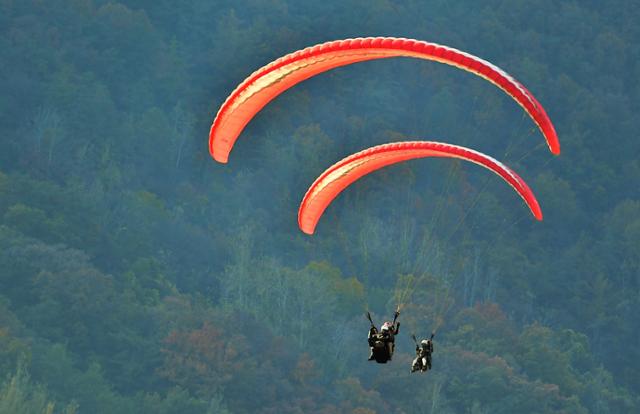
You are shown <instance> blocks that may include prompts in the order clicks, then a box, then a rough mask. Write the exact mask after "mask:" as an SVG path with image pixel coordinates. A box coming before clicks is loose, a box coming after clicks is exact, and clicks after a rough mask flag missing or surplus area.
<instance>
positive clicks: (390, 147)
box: [298, 141, 542, 234]
mask: <svg viewBox="0 0 640 414" xmlns="http://www.w3.org/2000/svg"><path fill="white" fill-rule="evenodd" d="M425 157H447V158H459V159H462V160H465V161H470V162H473V163H475V164H478V165H481V166H483V167H485V168H487V169H488V170H491V171H493V172H494V173H496V174H497V175H499V176H500V177H502V179H503V180H505V181H506V182H507V183H508V184H509V185H510V186H511V187H513V189H514V190H516V192H517V193H518V194H519V195H520V197H522V199H523V200H524V201H525V203H526V204H527V206H528V207H529V209H530V210H531V213H532V214H533V215H534V217H535V218H536V219H538V220H542V210H541V209H540V205H539V204H538V201H537V200H536V197H535V196H534V194H533V192H532V191H531V189H530V188H529V186H528V185H527V183H525V182H524V180H523V179H522V178H520V176H519V175H518V174H516V173H515V172H514V171H513V170H511V169H510V168H509V167H507V166H506V165H504V164H502V163H501V162H500V161H497V160H495V159H493V158H491V157H489V156H488V155H485V154H482V153H480V152H477V151H474V150H472V149H469V148H465V147H461V146H458V145H451V144H445V143H441V142H432V141H409V142H396V143H391V144H384V145H378V146H375V147H372V148H369V149H366V150H364V151H360V152H357V153H355V154H353V155H350V156H348V157H347V158H345V159H343V160H342V161H340V162H338V163H336V164H334V165H332V166H331V167H329V168H328V169H327V170H325V172H323V173H322V174H321V175H320V177H318V178H317V179H316V180H315V182H314V183H313V184H312V185H311V187H309V190H307V193H306V194H305V196H304V198H303V200H302V203H300V209H299V210H298V225H299V226H300V230H302V231H303V232H305V233H307V234H313V232H314V231H315V228H316V225H317V224H318V220H320V217H322V213H324V210H325V209H326V208H327V207H328V206H329V204H331V202H332V201H333V199H335V198H336V197H337V196H338V194H340V192H342V190H344V189H345V188H347V187H348V186H349V185H351V184H352V183H353V182H354V181H356V180H358V179H359V178H361V177H363V176H365V175H367V174H369V173H371V172H373V171H375V170H378V169H380V168H383V167H386V166H388V165H392V164H396V163H399V162H403V161H407V160H410V159H415V158H425Z"/></svg>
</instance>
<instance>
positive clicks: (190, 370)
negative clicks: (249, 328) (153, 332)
mask: <svg viewBox="0 0 640 414" xmlns="http://www.w3.org/2000/svg"><path fill="white" fill-rule="evenodd" d="M164 343H165V347H164V348H163V349H162V352H163V353H164V355H165V360H164V365H163V368H162V369H161V370H160V374H161V375H162V376H163V377H165V378H167V379H168V380H170V381H172V382H174V383H176V384H178V385H180V386H183V387H189V388H193V387H194V386H195V388H196V389H198V391H200V392H210V391H211V389H217V388H219V387H221V386H223V385H224V384H225V383H226V382H228V381H230V380H231V378H232V377H233V374H234V372H235V371H238V370H242V369H247V363H248V361H250V358H249V356H248V352H249V349H248V345H247V342H246V338H245V337H244V336H242V335H231V334H230V335H227V334H226V332H224V331H223V330H222V329H218V328H217V327H214V326H212V325H210V324H209V323H205V324H204V325H203V326H202V328H200V329H196V330H192V331H188V332H180V331H173V332H171V333H170V334H169V336H167V338H166V339H165V341H164Z"/></svg>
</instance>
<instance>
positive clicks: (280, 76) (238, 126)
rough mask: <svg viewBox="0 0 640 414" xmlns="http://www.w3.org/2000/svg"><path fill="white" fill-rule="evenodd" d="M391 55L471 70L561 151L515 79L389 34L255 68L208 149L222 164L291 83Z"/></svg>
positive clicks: (215, 127) (219, 119)
mask: <svg viewBox="0 0 640 414" xmlns="http://www.w3.org/2000/svg"><path fill="white" fill-rule="evenodd" d="M391 57H413V58H418V59H426V60H433V61H437V62H441V63H445V64H448V65H452V66H456V67H458V68H460V69H463V70H466V71H468V72H471V73H474V74H476V75H478V76H481V77H483V78H484V79H486V80H488V81H490V82H492V83H493V84H495V85H496V86H498V87H499V88H501V89H502V90H504V91H505V92H506V93H507V94H508V95H509V96H511V97H512V98H513V99H514V100H515V101H516V102H517V103H518V104H519V105H520V106H522V107H523V108H524V110H525V111H526V112H527V114H529V116H530V117H531V118H532V119H533V121H534V122H535V123H536V125H537V126H538V128H539V129H540V131H542V134H543V135H544V138H545V140H546V141H547V145H548V146H549V149H550V150H551V152H552V153H554V154H556V155H557V154H559V153H560V143H559V142H558V137H557V135H556V132H555V129H554V127H553V124H552V123H551V120H550V119H549V117H548V116H547V113H546V112H545V110H544V108H543V107H542V105H540V103H539V102H538V101H537V100H536V98H535V97H534V96H533V95H532V94H531V92H529V91H528V90H527V89H526V88H525V87H524V86H523V85H522V84H521V83H520V82H518V81H517V80H515V79H514V78H513V77H512V76H511V75H509V74H508V73H506V72H505V71H503V70H502V69H500V68H499V67H497V66H495V65H493V64H492V63H490V62H487V61H486V60H483V59H480V58H478V57H476V56H473V55H471V54H468V53H465V52H462V51H460V50H457V49H454V48H450V47H447V46H442V45H438V44H436V43H429V42H423V41H418V40H412V39H402V38H393V37H369V38H358V39H347V40H337V41H332V42H327V43H323V44H320V45H316V46H313V47H308V48H306V49H303V50H299V51H297V52H294V53H290V54H288V55H286V56H283V57H281V58H279V59H277V60H275V61H273V62H271V63H269V64H268V65H266V66H263V67H262V68H260V69H258V70H257V71H255V72H254V73H253V74H251V76H249V77H248V78H247V79H245V80H244V81H243V82H242V83H241V84H240V85H238V87H237V88H236V89H235V90H234V91H233V92H232V93H231V95H229V97H228V98H227V99H226V100H225V102H224V103H223V104H222V106H221V107H220V109H219V110H218V113H217V115H216V117H215V119H214V121H213V124H212V125H211V131H210V132H209V152H210V153H211V156H212V157H213V158H214V159H215V160H216V161H219V162H222V163H226V162H227V160H228V158H229V153H230V152H231V149H232V148H233V145H234V143H235V141H236V139H237V138H238V136H239V135H240V133H241V132H242V130H243V129H244V127H245V126H246V125H247V123H249V121H251V119H252V118H253V117H254V116H255V114H257V113H258V112H259V111H260V110H261V109H262V108H263V107H264V106H265V105H267V104H268V103H269V102H270V101H271V100H272V99H274V98H276V97H277V96H278V95H280V94H281V93H282V92H284V91H286V90H287V89H289V88H291V87H292V86H294V85H296V84H298V83H300V82H302V81H303V80H305V79H308V78H310V77H312V76H315V75H317V74H319V73H322V72H325V71H328V70H330V69H333V68H337V67H339V66H345V65H349V64H352V63H356V62H363V61H367V60H374V59H384V58H391Z"/></svg>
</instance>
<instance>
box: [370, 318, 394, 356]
mask: <svg viewBox="0 0 640 414" xmlns="http://www.w3.org/2000/svg"><path fill="white" fill-rule="evenodd" d="M399 315H400V312H399V311H398V310H396V312H395V314H394V316H393V322H392V323H391V324H390V326H389V329H388V332H384V331H383V330H382V329H381V330H380V331H378V329H377V328H376V326H375V324H374V323H373V320H372V319H371V314H370V313H369V312H367V319H369V322H370V323H371V328H369V336H368V340H369V347H370V348H371V355H370V356H369V361H373V360H375V361H376V362H377V363H379V364H386V363H387V361H391V358H392V357H393V352H394V350H395V335H396V334H397V333H398V331H399V330H400V322H397V319H398V316H399ZM385 325H389V323H388V322H385ZM383 326H384V325H383Z"/></svg>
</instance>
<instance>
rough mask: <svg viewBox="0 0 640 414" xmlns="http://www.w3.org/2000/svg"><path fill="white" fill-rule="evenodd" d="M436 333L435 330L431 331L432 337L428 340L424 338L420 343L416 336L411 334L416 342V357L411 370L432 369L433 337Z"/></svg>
mask: <svg viewBox="0 0 640 414" xmlns="http://www.w3.org/2000/svg"><path fill="white" fill-rule="evenodd" d="M435 335H436V334H435V332H431V337H430V338H429V339H428V340H426V339H423V340H422V342H421V343H420V344H418V340H417V339H416V336H415V335H411V337H412V338H413V342H415V344H416V358H415V359H414V360H413V363H412V364H411V372H416V371H421V372H427V371H429V370H430V369H431V354H432V353H433V337H434V336H435Z"/></svg>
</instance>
